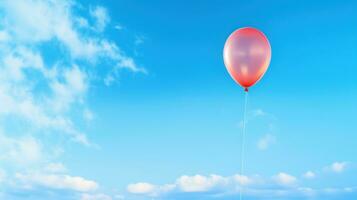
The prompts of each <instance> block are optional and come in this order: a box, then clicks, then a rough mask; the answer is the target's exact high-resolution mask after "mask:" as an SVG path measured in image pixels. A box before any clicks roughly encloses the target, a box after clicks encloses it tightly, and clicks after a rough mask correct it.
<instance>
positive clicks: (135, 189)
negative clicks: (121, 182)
mask: <svg viewBox="0 0 357 200" xmlns="http://www.w3.org/2000/svg"><path fill="white" fill-rule="evenodd" d="M155 188H156V186H155V185H152V184H150V183H135V184H130V185H128V187H127V190H128V192H130V193H134V194H149V193H152V192H154V190H155Z"/></svg>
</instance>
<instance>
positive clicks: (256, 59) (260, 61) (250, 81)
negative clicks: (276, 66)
mask: <svg viewBox="0 0 357 200" xmlns="http://www.w3.org/2000/svg"><path fill="white" fill-rule="evenodd" d="M270 58H271V48H270V44H269V41H268V39H267V38H266V37H265V35H264V34H263V33H262V32H261V31H259V30H258V29H255V28H251V27H246V28H240V29H237V30H236V31H234V32H233V33H232V34H231V35H230V36H229V37H228V39H227V41H226V43H225V45H224V50H223V59H224V64H225V65H226V68H227V70H228V72H229V74H230V75H231V77H232V78H233V79H234V80H235V81H236V82H237V83H238V84H240V85H241V86H242V87H243V88H244V89H245V91H248V88H249V87H251V86H252V85H254V84H255V83H257V82H258V81H259V80H260V79H261V78H262V77H263V75H264V73H265V72H266V70H267V69H268V67H269V63H270Z"/></svg>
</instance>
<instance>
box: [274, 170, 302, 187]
mask: <svg viewBox="0 0 357 200" xmlns="http://www.w3.org/2000/svg"><path fill="white" fill-rule="evenodd" d="M273 179H274V180H275V181H276V182H277V183H278V184H279V185H283V186H291V185H293V184H295V183H296V181H297V179H296V177H294V176H292V175H290V174H287V173H284V172H281V173H279V174H277V175H275V176H274V177H273Z"/></svg>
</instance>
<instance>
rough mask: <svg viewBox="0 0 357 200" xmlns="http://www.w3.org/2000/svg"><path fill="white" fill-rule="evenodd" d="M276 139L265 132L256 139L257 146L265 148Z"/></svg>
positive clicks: (261, 148)
mask: <svg viewBox="0 0 357 200" xmlns="http://www.w3.org/2000/svg"><path fill="white" fill-rule="evenodd" d="M275 142H276V139H275V137H274V136H273V135H271V134H266V135H264V136H263V137H262V138H260V139H259V140H258V143H257V147H258V149H260V150H266V149H268V148H269V146H270V145H272V144H274V143H275Z"/></svg>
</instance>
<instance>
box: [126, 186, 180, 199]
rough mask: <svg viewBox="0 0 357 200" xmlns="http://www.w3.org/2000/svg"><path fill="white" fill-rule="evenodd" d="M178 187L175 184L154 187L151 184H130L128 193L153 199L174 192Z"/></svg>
mask: <svg viewBox="0 0 357 200" xmlns="http://www.w3.org/2000/svg"><path fill="white" fill-rule="evenodd" d="M175 187H176V185H174V184H166V185H159V186H158V185H153V184H150V183H145V182H141V183H134V184H129V185H128V186H127V188H126V189H127V191H128V192H129V193H132V194H142V195H148V196H151V197H156V196H159V195H162V194H165V193H168V192H170V191H173V190H174V189H175Z"/></svg>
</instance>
